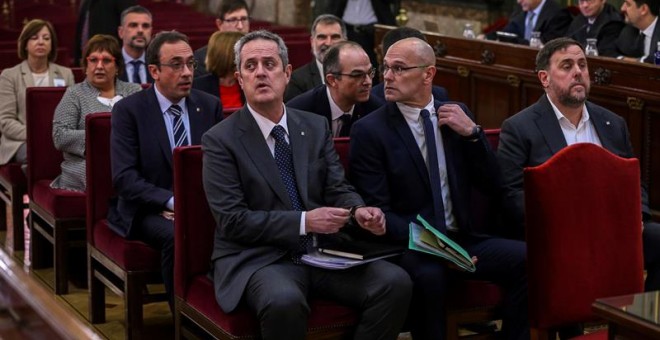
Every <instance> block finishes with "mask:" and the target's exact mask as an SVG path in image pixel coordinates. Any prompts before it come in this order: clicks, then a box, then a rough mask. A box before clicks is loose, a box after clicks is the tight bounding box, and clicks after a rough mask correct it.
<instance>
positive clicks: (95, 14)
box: [73, 0, 137, 66]
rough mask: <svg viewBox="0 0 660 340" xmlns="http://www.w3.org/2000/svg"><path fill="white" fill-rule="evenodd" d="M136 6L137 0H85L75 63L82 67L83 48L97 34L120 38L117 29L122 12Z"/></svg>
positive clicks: (74, 51) (80, 14)
mask: <svg viewBox="0 0 660 340" xmlns="http://www.w3.org/2000/svg"><path fill="white" fill-rule="evenodd" d="M135 5H137V1H136V0H83V2H81V3H80V12H79V14H78V23H77V25H76V42H75V45H74V46H73V63H74V64H75V65H76V66H78V65H80V58H82V52H83V47H85V45H86V44H87V40H88V39H89V38H91V37H93V36H95V35H97V34H109V35H112V36H114V37H115V38H119V37H118V36H117V27H119V25H120V17H121V12H122V11H123V10H125V9H126V8H128V7H131V6H135Z"/></svg>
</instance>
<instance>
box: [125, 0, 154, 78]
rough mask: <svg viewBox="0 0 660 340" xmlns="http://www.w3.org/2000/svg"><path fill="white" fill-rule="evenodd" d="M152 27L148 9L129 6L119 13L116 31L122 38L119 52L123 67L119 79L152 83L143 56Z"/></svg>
mask: <svg viewBox="0 0 660 340" xmlns="http://www.w3.org/2000/svg"><path fill="white" fill-rule="evenodd" d="M152 29H153V25H152V17H151V12H149V10H148V9H146V8H144V7H142V6H131V7H129V8H127V9H125V10H124V11H123V12H122V13H121V26H119V29H118V33H119V38H120V39H121V40H122V48H121V54H122V56H123V57H124V65H125V69H124V72H121V73H119V80H123V81H127V82H131V83H137V84H147V83H148V84H151V83H153V81H154V80H153V78H151V74H149V72H148V70H147V63H146V57H145V55H146V51H147V46H149V41H150V40H151V31H152Z"/></svg>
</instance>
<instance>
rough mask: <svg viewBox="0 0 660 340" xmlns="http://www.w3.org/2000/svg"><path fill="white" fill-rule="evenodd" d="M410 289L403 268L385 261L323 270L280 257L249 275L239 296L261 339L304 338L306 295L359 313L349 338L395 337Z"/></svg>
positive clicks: (401, 320) (404, 312)
mask: <svg viewBox="0 0 660 340" xmlns="http://www.w3.org/2000/svg"><path fill="white" fill-rule="evenodd" d="M411 288H412V283H411V282H410V278H409V277H408V275H407V274H406V272H405V271H404V270H403V269H401V268H400V267H398V266H396V265H394V264H392V263H389V262H385V261H376V262H372V263H369V264H366V265H362V266H357V267H353V268H349V269H346V270H324V269H319V268H315V267H309V266H305V265H296V264H293V263H292V262H291V260H290V259H288V258H284V259H282V260H280V261H279V262H276V263H273V264H270V265H268V266H265V267H263V268H261V269H259V270H258V271H257V272H255V273H254V275H252V277H251V278H250V280H249V281H248V285H247V287H246V289H245V293H244V299H245V301H246V302H247V305H248V307H249V308H250V309H251V310H252V311H253V312H254V313H255V314H256V315H257V318H258V319H259V322H260V327H261V337H262V338H263V339H264V340H269V339H291V340H295V339H301V340H302V339H304V338H305V333H306V332H307V318H308V315H309V312H310V306H309V304H308V300H307V297H308V296H315V297H322V298H326V299H329V300H333V301H337V302H338V303H340V304H343V305H346V306H350V307H353V308H355V309H356V310H358V311H359V312H360V314H361V315H360V318H359V324H358V326H357V329H356V331H355V335H354V336H353V338H355V339H391V340H394V339H396V338H397V336H398V334H399V332H400V330H401V327H402V326H403V322H404V320H405V317H406V312H407V310H408V305H409V302H410V295H411Z"/></svg>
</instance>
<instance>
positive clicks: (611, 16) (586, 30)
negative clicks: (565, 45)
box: [566, 0, 623, 46]
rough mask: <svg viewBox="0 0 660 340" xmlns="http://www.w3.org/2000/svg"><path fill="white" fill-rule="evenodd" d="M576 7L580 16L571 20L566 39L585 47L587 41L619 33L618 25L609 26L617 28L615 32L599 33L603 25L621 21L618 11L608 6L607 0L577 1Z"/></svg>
mask: <svg viewBox="0 0 660 340" xmlns="http://www.w3.org/2000/svg"><path fill="white" fill-rule="evenodd" d="M578 5H579V8H580V14H579V15H578V16H576V17H575V18H573V21H572V22H571V25H570V26H568V30H567V31H566V32H567V33H566V37H569V38H572V39H574V40H576V41H577V42H579V43H580V44H582V46H587V39H598V37H599V36H600V35H603V34H604V35H605V36H610V35H614V36H616V35H617V34H618V33H619V31H618V29H620V27H618V25H617V26H609V27H617V28H618V29H616V30H609V31H607V32H605V31H603V32H602V33H601V29H602V27H604V26H605V24H607V23H609V22H612V21H616V22H622V21H623V17H621V13H619V10H617V9H616V7H614V6H612V5H610V4H608V3H607V0H579V1H578Z"/></svg>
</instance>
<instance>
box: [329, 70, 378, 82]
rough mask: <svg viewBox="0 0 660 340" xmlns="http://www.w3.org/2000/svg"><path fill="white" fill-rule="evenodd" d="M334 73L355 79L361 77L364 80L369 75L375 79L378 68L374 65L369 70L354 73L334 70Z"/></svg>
mask: <svg viewBox="0 0 660 340" xmlns="http://www.w3.org/2000/svg"><path fill="white" fill-rule="evenodd" d="M332 74H334V75H335V76H347V77H351V78H353V79H359V80H364V79H366V78H367V77H369V78H371V79H373V78H374V76H376V69H375V68H373V67H372V68H371V69H369V71H367V72H361V71H357V72H352V73H339V72H333V73H332Z"/></svg>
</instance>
